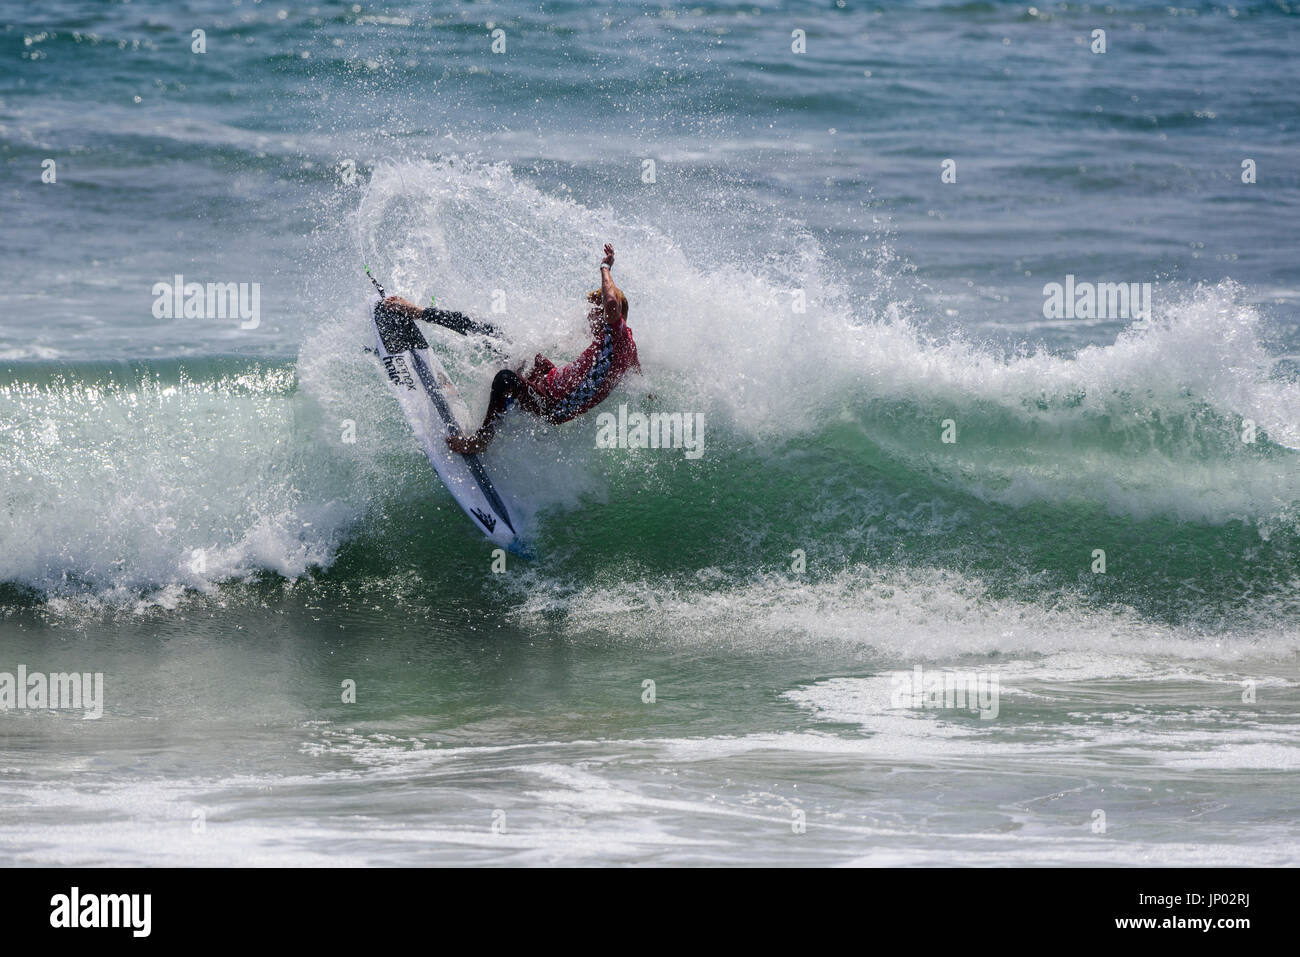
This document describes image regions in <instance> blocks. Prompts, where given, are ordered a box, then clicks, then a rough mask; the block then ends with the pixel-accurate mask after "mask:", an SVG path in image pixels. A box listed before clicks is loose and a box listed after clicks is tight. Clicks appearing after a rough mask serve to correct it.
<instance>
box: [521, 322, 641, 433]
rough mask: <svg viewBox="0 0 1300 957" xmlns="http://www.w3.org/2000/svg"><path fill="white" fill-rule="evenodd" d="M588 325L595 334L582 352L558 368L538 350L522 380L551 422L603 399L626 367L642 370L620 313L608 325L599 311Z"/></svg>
mask: <svg viewBox="0 0 1300 957" xmlns="http://www.w3.org/2000/svg"><path fill="white" fill-rule="evenodd" d="M591 327H592V328H591V331H592V335H593V336H594V337H595V338H594V339H593V340H592V343H591V345H589V346H587V348H586V349H585V350H583V353H582V355H580V356H578V358H576V359H574V360H573V361H572V362H570V363H569V364H568V365H567V366H565V367H564V368H563V369H557V368H556V367H555V363H553V362H552V361H551V360H550V359H548V358H546V357H545V356H543V355H541V354H538V356H537V358H536V359H535V360H534V362H533V371H532V372H530V373H529V374H528V378H527V379H525V380H524V381H525V382H527V383H528V385H529V387H530V388H531V389H532V390H533V391H534V392H536V393H537V396H538V398H539V399H540V400H541V403H542V406H543V408H544V409H545V412H546V418H548V419H549V420H550V421H552V422H556V423H559V422H568V421H569V420H570V419H572V418H574V417H575V416H579V415H582V413H584V412H586V411H587V410H588V409H590V408H592V407H593V406H596V405H599V404H600V403H601V402H603V401H605V397H606V396H608V395H609V394H610V393H611V392H613V391H614V387H615V386H616V385H618V383H619V380H620V379H622V378H623V376H624V374H625V373H626V372H627V371H628V370H629V369H633V368H635V369H636V370H637V371H638V372H639V371H640V370H641V363H640V362H638V361H637V357H636V343H635V342H634V341H633V340H632V329H631V327H629V326H628V324H627V323H626V322H625V321H624V320H623V318H622V317H619V321H618V325H617V326H614V327H612V328H611V326H610V324H609V323H608V322H607V321H606V320H605V317H604V314H601V315H600V316H599V317H598V318H597V319H594V320H593V321H592V324H591Z"/></svg>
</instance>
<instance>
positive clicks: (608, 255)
mask: <svg viewBox="0 0 1300 957" xmlns="http://www.w3.org/2000/svg"><path fill="white" fill-rule="evenodd" d="M601 264H602V265H605V266H608V267H609V268H611V269H613V268H614V247H613V245H612V244H610V243H606V244H605V258H604V259H602V260H601Z"/></svg>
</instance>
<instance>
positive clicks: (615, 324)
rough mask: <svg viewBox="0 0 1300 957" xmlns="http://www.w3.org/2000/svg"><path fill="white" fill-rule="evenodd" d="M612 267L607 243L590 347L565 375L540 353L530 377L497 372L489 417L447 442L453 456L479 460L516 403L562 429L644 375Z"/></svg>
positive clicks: (413, 311) (405, 306)
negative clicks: (631, 375) (626, 379)
mask: <svg viewBox="0 0 1300 957" xmlns="http://www.w3.org/2000/svg"><path fill="white" fill-rule="evenodd" d="M613 265H614V247H613V246H611V245H610V244H609V243H606V244H605V258H604V259H602V260H601V262H600V289H599V290H596V291H593V292H590V293H588V294H587V301H588V302H589V303H591V308H590V309H589V310H588V311H587V320H588V322H590V324H591V336H592V341H591V345H589V346H587V348H586V349H585V350H584V351H583V353H582V355H580V356H578V358H576V359H574V360H573V361H572V362H570V363H569V364H568V365H567V366H565V367H564V368H563V369H559V368H556V366H555V363H553V362H552V361H551V360H550V359H548V358H546V357H545V356H543V355H541V354H540V353H539V354H538V355H537V357H536V358H535V359H534V360H533V369H532V371H531V372H529V373H528V375H527V376H522V375H520V373H521V372H522V371H523V366H520V367H519V368H517V369H515V370H514V371H511V370H509V369H502V370H501V371H500V372H498V373H497V374H496V377H495V378H494V379H493V380H492V395H491V397H490V398H489V399H488V407H487V414H486V415H485V416H484V417H483V424H482V425H481V426H480V427H479V429H478V431H477V432H474V433H473V434H471V435H460V436H448V437H447V445H448V446H449V447H450V448H451V450H452V451H453V452H459V453H460V454H461V455H477V454H479V453H480V452H482V451H483V450H484V449H486V448H487V447H488V444H489V443H490V442H491V441H492V437H493V436H494V435H495V434H496V429H497V425H498V424H499V423H500V421H501V417H502V416H503V415H505V414H506V412H507V411H509V409H510V407H511V406H512V405H514V404H515V403H518V404H519V407H520V408H522V409H523V410H524V411H525V412H528V413H529V414H530V415H535V416H537V417H538V418H539V419H545V420H546V421H548V422H551V423H554V424H556V425H558V424H559V423H561V422H568V421H569V420H570V419H572V418H576V417H577V416H579V415H582V413H584V412H586V411H588V410H589V409H591V408H592V407H593V406H596V405H599V404H600V403H601V402H603V401H604V400H605V397H606V396H608V395H609V394H610V392H612V391H613V390H614V387H615V386H616V385H618V383H619V380H620V379H622V378H623V376H624V374H625V373H626V372H627V371H628V370H629V369H633V368H635V369H637V370H638V371H639V370H640V368H641V364H640V363H639V362H638V361H637V355H636V343H635V342H634V341H633V340H632V330H631V329H630V328H629V327H628V324H627V296H625V295H623V291H622V290H621V289H619V288H618V286H616V285H614V279H613V276H612V275H611V272H610V270H611V268H612V267H613ZM383 306H384V308H387V309H393V310H401V311H404V312H406V314H408V315H410V316H411V318H421V319H423V318H428V319H429V321H432V322H438V323H439V324H440V325H447V323H446V322H444V321H442V320H440V319H439V318H436V317H427V316H426V314H427V313H429V312H430V310H427V309H426V310H420V309H419V308H417V307H416V306H414V305H412V304H411V303H409V302H407V301H406V300H405V299H399V298H397V297H392V298H390V299H385V300H384V302H383ZM450 315H452V316H457V317H459V319H458V320H456V321H461V320H463V321H464V322H468V323H473V321H472V320H470V319H467V318H465V317H464V316H461V315H460V313H451V314H450ZM476 325H481V324H476ZM448 328H455V327H454V326H448ZM457 331H460V330H457ZM474 331H479V330H478V329H475V330H474ZM493 332H495V330H493Z"/></svg>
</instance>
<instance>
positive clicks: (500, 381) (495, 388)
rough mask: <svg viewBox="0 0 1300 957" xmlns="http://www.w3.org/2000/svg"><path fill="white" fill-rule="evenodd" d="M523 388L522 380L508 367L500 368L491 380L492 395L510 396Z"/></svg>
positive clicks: (494, 396)
mask: <svg viewBox="0 0 1300 957" xmlns="http://www.w3.org/2000/svg"><path fill="white" fill-rule="evenodd" d="M523 388H524V380H523V379H521V378H519V376H517V375H515V374H514V373H513V372H511V371H510V370H509V369H502V370H501V371H500V372H498V373H497V374H496V378H494V379H493V380H492V397H493V398H496V397H497V396H501V397H503V398H512V397H514V396H516V395H518V394H519V393H520V391H521V390H522V389H523Z"/></svg>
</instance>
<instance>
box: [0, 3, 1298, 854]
mask: <svg viewBox="0 0 1300 957" xmlns="http://www.w3.org/2000/svg"><path fill="white" fill-rule="evenodd" d="M1297 11H1300V8H1298V7H1296V6H1294V5H1293V4H1290V3H1283V2H1237V3H1233V4H1227V3H1190V4H1182V5H1178V6H1171V5H1169V4H1167V3H1148V2H1132V3H1125V2H1117V3H1114V4H1109V5H1101V4H1079V3H1051V2H1047V3H1039V4H1037V5H1035V6H1029V5H1027V4H1025V3H1001V2H941V0H931V2H916V3H892V2H890V3H883V2H882V3H865V2H858V0H846V2H843V3H832V2H817V3H811V2H809V3H791V4H780V5H778V4H772V3H755V2H745V3H715V2H700V3H694V2H693V3H691V4H690V5H685V6H678V5H673V4H669V3H659V4H617V5H608V6H604V5H600V6H597V5H591V4H585V3H550V2H546V3H529V4H524V3H514V2H496V3H490V4H489V3H455V4H422V3H414V2H410V3H355V4H354V3H323V2H322V3H315V4H297V3H293V4H290V3H287V2H281V3H275V2H253V0H243V2H240V0H233V2H232V0H226V2H215V0H212V2H209V0H188V2H183V3H161V2H158V3H149V2H140V0H133V2H112V3H99V2H94V3H92V2H70V0H50V2H44V3H40V4H18V3H9V4H6V5H5V6H4V8H3V13H2V14H0V22H2V23H3V26H2V27H0V169H3V174H4V175H3V177H2V178H0V263H3V265H2V266H0V275H3V279H4V281H3V282H2V283H0V693H2V692H3V682H4V676H3V673H10V674H15V675H16V674H17V673H18V669H19V668H20V667H24V668H25V669H26V670H27V672H28V673H31V672H40V673H44V674H54V673H63V672H78V673H88V674H91V673H102V675H103V689H104V691H103V701H102V715H101V716H99V717H98V718H96V719H92V720H86V719H85V718H84V717H83V714H82V712H81V711H79V710H75V709H59V710H54V709H50V708H48V707H40V706H32V707H27V708H18V707H17V706H14V707H12V708H10V710H8V711H5V712H3V713H0V863H4V864H9V865H15V864H17V865H26V864H87V865H155V864H157V865H162V864H220V865H226V864H257V865H284V864H310V865H317V864H319V865H354V864H470V865H518V864H529V865H532V864H547V865H556V864H582V865H588V864H619V865H622V864H630V865H645V864H664V865H703V864H735V865H760V864H761V865H772V864H776V865H853V864H868V865H895V864H917V865H1004V864H1043V865H1047V864H1067V863H1068V864H1096V865H1110V864H1122V865H1156V864H1162V865H1170V864H1172V865H1184V864H1187V865H1191V864H1210V865H1220V864H1222V865H1228V864H1234V865H1278V864H1288V865H1294V864H1296V863H1297V862H1300V798H1298V797H1297V795H1298V794H1300V787H1298V785H1300V674H1297V665H1298V664H1300V655H1298V653H1300V371H1298V370H1300V362H1298V361H1297V360H1298V359H1300V321H1298V320H1300V257H1298V256H1297V250H1300V13H1298V12H1297ZM196 30H201V31H203V33H202V34H199V35H197V36H196V35H195V33H194V31H196ZM1096 30H1104V31H1105V43H1106V49H1105V52H1104V53H1103V52H1094V48H1095V47H1096V44H1097V40H1096V39H1095V37H1094V31H1096ZM497 31H502V32H500V33H498V32H497ZM796 31H802V32H801V33H799V32H796ZM494 45H495V46H496V47H497V48H498V49H499V52H496V51H494V49H493V47H494ZM197 46H202V47H203V50H204V52H195V50H196V47H197ZM796 47H799V48H801V49H802V52H796V51H795V48H796ZM47 161H52V165H51V163H49V162H47ZM949 161H951V162H949ZM1243 164H1244V165H1243ZM1252 174H1253V176H1252ZM1252 178H1253V182H1248V181H1244V180H1250V179H1252ZM50 179H52V180H53V181H52V182H51V181H48V180H50ZM945 179H948V180H954V181H950V182H946V181H945ZM606 241H610V242H612V243H614V245H615V248H616V250H617V261H616V265H615V270H614V275H615V277H616V279H617V281H618V282H619V283H620V285H621V287H622V288H623V290H624V291H625V292H626V293H627V295H628V297H629V300H630V304H631V308H630V315H629V320H630V323H631V326H632V328H633V330H634V334H635V336H636V340H637V343H638V347H639V352H640V358H641V362H642V366H643V374H642V375H640V376H634V377H631V378H629V379H627V380H626V381H625V382H624V384H623V385H622V386H621V387H620V388H619V390H618V391H617V392H616V393H615V394H614V395H613V396H612V397H611V398H610V399H609V400H608V402H607V404H606V408H607V409H608V410H610V411H617V409H618V407H619V406H620V405H626V406H627V407H628V409H629V410H630V411H632V412H635V411H643V412H651V411H663V412H682V413H687V414H700V415H702V416H703V417H704V422H705V423H706V429H705V433H704V451H703V454H702V455H701V456H700V457H698V458H688V457H687V456H686V455H685V454H684V452H683V450H681V449H666V448H661V449H635V448H633V449H622V448H614V449H608V448H598V447H597V443H596V438H597V429H596V422H595V416H586V417H584V418H580V419H578V420H575V421H573V422H571V423H568V424H566V425H564V426H560V427H539V426H538V425H537V424H536V423H532V422H529V421H525V420H523V419H514V420H511V421H509V422H508V423H507V426H506V427H505V428H504V429H503V430H502V432H501V434H500V436H499V438H498V441H497V443H496V444H495V445H494V446H493V448H492V449H491V450H490V452H489V453H488V454H487V455H486V456H485V462H486V463H487V465H488V467H489V469H490V470H491V471H492V472H493V474H494V475H495V476H497V477H498V478H499V485H500V486H501V488H502V491H503V493H504V494H506V496H507V497H508V498H509V500H510V501H511V502H512V503H514V504H515V507H516V509H517V511H518V514H519V515H520V516H521V517H522V520H523V522H524V525H525V527H526V529H527V532H528V537H529V539H530V541H531V542H532V544H533V548H534V551H535V559H534V560H533V561H526V560H523V559H520V558H517V557H515V556H509V557H508V558H507V559H506V561H505V568H504V570H502V569H501V568H500V562H499V561H496V560H494V557H493V555H492V554H491V549H490V546H489V545H488V543H487V542H485V541H484V540H483V539H482V538H481V536H480V535H479V534H478V532H477V531H476V529H475V527H474V526H473V525H472V524H471V523H470V521H469V520H468V519H467V518H466V517H465V516H464V515H463V514H462V513H461V512H460V510H459V509H458V508H457V507H456V505H455V503H454V502H453V501H452V499H451V498H450V496H449V495H448V494H447V493H446V491H445V490H444V489H443V488H442V486H441V485H440V483H439V482H438V480H437V479H436V477H435V476H434V475H433V474H432V472H431V470H430V469H429V467H428V465H427V463H426V461H425V460H424V458H423V456H422V455H421V453H420V451H419V449H418V448H417V446H416V445H415V442H414V441H413V440H412V438H411V435H410V431H409V429H408V428H407V426H406V424H405V422H404V420H403V419H402V416H401V413H400V410H399V409H398V407H397V404H396V403H395V402H394V401H393V398H392V396H391V395H390V393H389V391H388V389H387V386H386V385H385V383H384V381H383V379H382V378H381V375H380V373H379V371H378V369H377V366H376V364H375V361H374V358H373V356H370V355H368V354H367V353H366V352H365V351H364V346H365V345H367V344H368V333H367V322H366V318H365V313H366V309H367V307H368V304H369V302H370V297H371V289H370V286H369V283H368V282H367V280H366V277H365V273H364V271H363V266H369V267H370V268H371V270H372V271H373V272H374V273H375V275H376V276H377V277H379V278H380V280H381V281H382V282H383V283H384V284H385V285H386V287H387V288H388V290H389V291H390V292H395V293H399V294H402V295H405V296H407V297H408V298H410V299H412V300H414V301H417V302H421V303H428V302H429V301H430V300H431V297H436V301H437V303H438V305H440V306H445V307H449V308H456V309H461V310H464V311H466V312H468V313H470V314H473V315H475V316H478V317H480V318H488V319H490V321H492V322H495V323H497V324H498V325H500V326H501V327H502V328H503V329H504V330H505V331H506V332H507V333H508V335H509V337H510V340H511V345H510V350H511V353H512V357H513V358H515V359H524V358H529V357H531V356H532V354H533V353H535V352H539V351H540V352H543V353H546V354H547V355H550V356H551V357H552V358H554V359H556V360H557V361H560V362H563V361H566V360H568V359H569V358H571V357H572V356H574V355H576V354H577V352H578V351H579V350H580V349H581V348H582V347H583V345H584V340H583V328H584V320H583V315H584V310H585V306H584V303H583V296H584V294H585V292H586V291H587V290H588V289H591V288H594V286H595V285H596V284H597V282H598V277H597V271H596V264H597V261H598V258H599V254H600V253H599V251H600V247H601V244H603V243H604V242H606ZM178 275H181V276H183V277H184V281H185V282H187V283H188V282H198V283H209V282H215V283H246V284H250V286H249V287H248V288H251V284H254V283H255V284H257V289H258V291H259V296H260V300H259V302H260V308H259V311H258V312H257V314H256V315H255V316H253V317H252V318H248V319H247V320H246V321H241V318H240V317H225V318H220V317H209V318H198V317H191V318H185V317H183V316H182V317H179V318H168V317H166V316H163V317H161V318H160V316H159V314H158V307H157V300H158V298H159V294H158V293H157V292H155V286H156V284H159V283H170V282H173V280H174V277H175V276H178ZM1067 277H1074V279H1073V280H1070V281H1071V282H1075V281H1077V282H1081V283H1082V282H1091V283H1125V284H1129V283H1137V284H1144V283H1150V284H1151V285H1150V287H1149V288H1150V291H1151V295H1150V303H1151V309H1150V315H1149V317H1146V318H1145V321H1143V319H1142V317H1136V319H1135V317H1133V316H1119V317H1116V316H1114V315H1108V316H1106V317H1103V318H1096V317H1089V316H1086V315H1085V316H1080V317H1074V318H1048V311H1047V310H1045V308H1044V302H1045V292H1044V288H1045V286H1046V285H1047V284H1051V283H1062V284H1064V283H1065V282H1066V281H1067ZM431 338H432V340H433V342H434V345H435V348H436V349H437V350H438V351H439V352H440V353H441V354H442V355H443V357H444V359H445V362H446V364H447V366H448V369H449V370H450V371H451V373H452V375H453V376H454V377H455V378H456V379H457V381H458V382H459V384H460V386H461V389H462V391H463V393H464V394H465V396H466V397H467V399H468V401H469V404H470V406H471V408H472V409H474V410H475V412H476V413H479V412H481V410H482V408H483V407H484V404H485V402H486V398H487V391H488V386H489V383H490V381H491V378H492V375H493V373H494V371H495V369H496V368H497V367H498V364H497V361H496V360H495V359H494V358H493V356H492V355H491V354H490V353H489V352H488V351H487V350H486V348H484V344H483V343H482V341H479V340H474V339H464V338H458V337H456V336H454V335H451V334H444V333H439V332H436V331H435V332H434V333H431ZM494 564H495V565H496V567H495V569H494ZM918 667H919V668H921V669H922V673H923V674H927V675H930V676H934V675H940V676H942V675H949V676H954V675H955V676H963V675H964V676H968V677H972V678H974V679H978V681H979V682H982V685H981V687H986V688H987V687H994V688H996V691H997V700H996V705H997V707H996V716H993V715H989V716H988V717H981V715H980V714H979V713H976V712H974V711H972V710H971V709H970V708H969V707H965V708H963V707H960V706H958V705H955V704H950V703H949V702H942V704H943V705H944V706H942V707H918V706H917V705H918V703H925V702H924V701H923V700H922V699H921V697H920V696H917V697H912V696H910V695H909V696H907V697H906V698H904V699H903V700H900V699H899V695H898V693H897V691H898V688H899V687H900V681H903V680H910V678H909V676H914V675H915V674H916V672H915V669H917V668H918ZM900 676H902V677H900Z"/></svg>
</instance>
